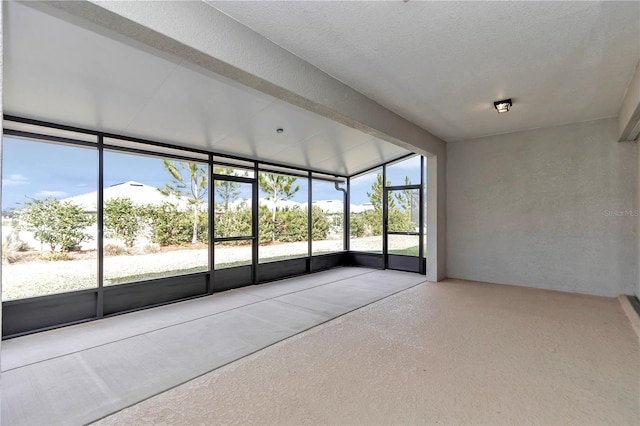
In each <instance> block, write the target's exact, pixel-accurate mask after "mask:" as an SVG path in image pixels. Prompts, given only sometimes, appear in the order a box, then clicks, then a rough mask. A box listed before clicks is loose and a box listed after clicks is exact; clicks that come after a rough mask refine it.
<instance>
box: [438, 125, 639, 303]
mask: <svg viewBox="0 0 640 426" xmlns="http://www.w3.org/2000/svg"><path fill="white" fill-rule="evenodd" d="M505 118H508V117H507V116H505ZM616 125H617V122H616V120H615V119H603V120H597V121H591V122H586V123H577V124H569V125H564V126H558V127H552V128H545V129H536V130H530V131H525V132H518V133H511V134H506V135H499V136H493V137H486V138H480V139H474V140H468V141H461V142H454V143H449V144H448V146H447V272H448V276H449V277H454V278H463V279H470V280H478V281H488V282H494V283H505V284H514V285H522V286H531V287H539V288H547V289H555V290H562V291H571V292H578V293H587V294H596V295H604V296H617V295H619V294H632V293H634V291H635V287H636V285H638V281H637V274H636V266H637V261H638V256H637V246H636V231H637V224H638V222H637V221H638V218H637V217H635V216H634V215H637V208H638V207H637V206H638V204H637V202H636V197H637V185H638V181H637V177H636V176H637V168H638V161H637V160H636V158H637V153H636V149H637V148H636V144H635V143H618V142H617V126H616Z"/></svg>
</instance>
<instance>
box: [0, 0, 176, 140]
mask: <svg viewBox="0 0 640 426" xmlns="http://www.w3.org/2000/svg"><path fill="white" fill-rule="evenodd" d="M7 6H8V7H7V13H6V15H5V22H4V24H5V27H4V37H5V38H4V43H3V45H4V46H3V47H4V64H3V67H4V87H3V89H4V93H3V96H4V99H3V103H4V109H5V113H11V114H15V115H23V116H26V117H29V118H36V119H51V118H55V120H56V121H60V122H64V123H65V124H71V125H78V126H84V127H89V128H94V129H95V128H110V129H124V128H127V126H128V125H129V123H130V122H131V120H132V119H133V118H134V117H135V116H136V115H137V114H138V112H139V111H140V110H141V109H142V108H143V107H144V106H145V103H146V102H147V100H148V99H149V97H151V96H153V94H154V93H155V92H156V91H157V89H158V87H159V86H160V85H161V84H162V82H163V81H164V80H165V79H166V78H167V77H168V76H169V75H170V74H171V73H172V72H173V71H174V69H175V68H176V66H177V63H176V62H172V61H171V60H170V59H168V58H167V57H166V56H165V57H159V56H154V55H151V54H149V53H147V52H144V51H141V50H139V49H137V48H134V47H131V46H128V45H126V44H122V43H117V42H115V41H113V40H111V39H108V38H106V37H104V36H102V35H100V34H98V33H95V32H91V31H87V30H86V29H84V28H82V27H79V26H76V25H73V24H70V23H67V22H65V21H62V20H60V19H57V18H54V17H52V16H50V15H47V14H45V13H43V12H40V11H38V10H34V9H31V8H29V7H27V6H24V5H22V4H16V3H10V4H8V5H7ZM123 64H126V66H123ZM132 70H138V72H132Z"/></svg>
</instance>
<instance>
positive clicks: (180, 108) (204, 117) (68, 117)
mask: <svg viewBox="0 0 640 426" xmlns="http://www.w3.org/2000/svg"><path fill="white" fill-rule="evenodd" d="M5 6H6V9H5V15H4V23H5V28H4V69H3V71H4V98H3V106H4V113H5V114H11V115H18V116H23V117H27V118H34V119H40V120H45V121H51V122H55V123H60V124H67V125H73V126H78V127H83V128H88V129H94V130H102V131H106V132H113V133H118V134H122V135H126V136H133V137H139V138H144V139H150V140H155V141H160V142H168V143H173V144H176V145H181V146H186V147H193V148H199V149H205V150H208V151H214V152H217V153H224V154H233V155H237V156H243V157H246V158H251V159H257V160H262V161H271V162H275V163H279V164H286V165H291V166H298V167H303V168H310V169H313V170H317V171H322V172H326V173H330V174H340V175H351V174H355V173H357V172H360V171H362V170H365V169H367V168H371V167H374V166H377V165H378V164H380V163H383V162H386V161H390V160H394V159H396V158H399V157H401V156H403V155H406V154H408V153H409V151H407V150H405V149H403V148H401V147H398V146H395V145H392V144H390V143H388V142H385V141H382V140H380V139H376V138H374V137H372V136H370V135H367V134H365V133H362V132H359V131H357V130H355V129H352V128H350V127H347V126H344V125H341V124H339V123H336V122H334V121H331V120H329V119H326V118H323V117H320V116H319V115H316V114H313V113H311V112H309V111H306V110H303V109H300V108H297V107H294V106H292V105H290V104H288V103H286V102H283V101H280V100H277V99H275V98H272V97H270V96H268V95H265V94H263V93H261V92H258V91H256V90H253V89H249V88H247V87H245V86H242V85H240V84H238V83H235V82H233V81H231V80H228V79H226V78H223V77H221V76H219V75H216V74H213V73H211V72H208V71H205V70H203V69H201V68H198V67H196V66H194V65H190V64H188V63H185V62H183V61H181V60H179V59H176V58H174V57H172V56H170V55H168V54H164V53H160V52H158V51H155V50H153V49H151V48H149V47H145V46H143V45H140V44H139V43H135V42H133V41H131V40H128V39H125V38H124V37H122V36H119V35H117V34H113V33H111V32H109V31H107V30H105V29H103V28H97V27H94V26H92V25H90V24H88V23H86V22H77V19H73V18H70V17H68V16H66V15H64V14H62V12H60V11H57V12H55V14H56V15H60V16H52V15H50V14H47V13H43V12H42V11H41V10H36V9H33V8H31V7H29V6H28V3H27V5H25V4H20V3H14V2H10V3H6V5H5ZM61 18H64V19H61ZM280 127H281V128H283V129H284V132H283V133H276V129H277V128H280Z"/></svg>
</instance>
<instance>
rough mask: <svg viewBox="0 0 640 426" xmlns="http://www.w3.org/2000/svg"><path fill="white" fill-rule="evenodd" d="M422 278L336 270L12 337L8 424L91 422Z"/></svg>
mask: <svg viewBox="0 0 640 426" xmlns="http://www.w3.org/2000/svg"><path fill="white" fill-rule="evenodd" d="M423 282H424V276H421V275H418V274H410V273H404V272H397V271H376V270H371V269H364V268H338V269H334V270H331V271H326V272H321V273H318V274H313V275H307V276H303V277H298V278H293V279H289V280H283V281H279V282H276V283H271V284H265V285H260V286H252V287H245V288H243V289H238V290H233V291H229V292H224V293H219V294H216V295H213V296H209V297H204V298H200V299H195V300H191V301H186V302H181V303H176V304H172V305H167V306H163V307H159V308H155V309H149V310H145V311H140V312H136V313H132V314H128V315H122V316H118V317H113V318H109V319H105V320H101V321H94V322H91V323H86V324H81V325H77V326H73V327H67V328H62V329H59V330H52V331H49V332H45V333H39V334H35V335H31V336H25V337H21V338H17V339H11V340H8V341H5V342H3V344H2V354H1V356H2V375H1V381H0V384H1V392H2V393H1V399H2V412H1V424H3V425H18V424H29V425H53V424H65V425H67V424H86V423H90V422H93V421H95V420H98V419H100V418H102V417H104V416H107V415H109V414H111V413H114V412H117V411H119V410H122V409H123V408H125V407H128V406H130V405H132V404H136V403H138V402H140V401H143V400H145V399H147V398H149V397H152V396H153V395H157V394H158V393H160V392H164V391H166V390H168V389H171V388H173V387H175V386H178V385H180V384H183V383H185V382H188V381H190V380H192V379H194V378H196V377H198V376H201V375H203V374H206V373H208V372H211V371H212V370H215V369H216V368H219V367H221V366H223V365H226V364H228V363H230V362H232V361H235V360H237V359H239V358H242V357H244V356H246V355H249V354H251V353H254V352H256V351H259V350H261V349H263V348H265V347H267V346H269V345H272V344H274V343H276V342H279V341H281V340H283V339H287V338H289V337H291V336H293V335H295V334H298V333H300V332H302V331H304V330H307V329H309V328H312V327H315V326H317V325H319V324H321V323H324V322H326V321H329V320H331V319H334V318H336V317H338V316H340V315H343V314H345V313H348V312H350V311H353V310H354V309H358V308H360V307H362V306H365V305H367V304H370V303H372V302H375V301H378V300H380V299H383V298H385V297H388V296H390V295H392V294H394V293H397V292H399V291H402V290H405V289H407V288H410V287H412V286H415V285H418V284H420V283H423ZM326 343H328V342H325V344H326ZM159 421H161V420H159ZM200 422H201V423H210V422H209V421H208V420H206V419H204V418H203V419H202V420H201V421H200ZM127 423H128V421H127Z"/></svg>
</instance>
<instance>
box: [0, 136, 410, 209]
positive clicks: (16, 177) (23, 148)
mask: <svg viewBox="0 0 640 426" xmlns="http://www.w3.org/2000/svg"><path fill="white" fill-rule="evenodd" d="M2 155H3V160H2V161H3V163H2V209H3V210H10V209H12V208H20V207H21V205H22V204H24V203H25V202H28V201H29V200H30V199H31V198H45V197H53V198H57V199H64V198H68V197H72V196H76V195H80V194H85V193H87V192H91V191H95V190H96V188H97V183H98V178H97V170H98V152H97V150H95V149H91V148H79V147H77V146H73V147H72V146H67V145H62V144H52V143H42V142H32V141H28V140H24V139H14V138H10V137H5V138H4V139H3V152H2ZM381 171H382V169H378V170H376V171H373V172H372V173H368V174H367V175H365V176H361V177H359V178H356V179H353V180H352V181H351V203H352V204H364V203H368V202H369V198H368V197H367V194H366V193H367V191H369V192H370V191H371V185H372V184H373V183H374V182H375V180H376V175H377V173H381ZM405 176H409V177H410V179H411V182H412V183H419V179H420V160H419V157H413V158H411V159H409V160H406V161H404V162H401V163H397V164H394V165H392V166H389V167H387V179H388V180H389V181H390V182H391V184H393V185H403V184H404V179H405ZM127 181H136V182H139V183H143V184H145V185H150V186H154V187H156V188H164V186H165V184H167V183H170V182H171V177H170V175H169V173H168V172H167V170H166V169H165V167H164V166H163V163H162V159H160V158H159V157H147V156H140V155H134V154H128V153H123V152H109V151H106V150H105V154H104V186H105V187H108V186H111V185H115V184H118V183H123V182H127ZM296 184H297V185H299V186H300V190H299V191H298V192H297V193H296V194H295V195H294V196H293V198H291V199H292V200H293V201H297V202H306V200H307V182H305V181H303V180H299V181H298V182H296ZM243 186H244V185H243ZM246 187H247V188H248V187H249V185H246ZM247 192H248V191H243V193H242V194H240V196H239V197H240V198H248V197H249V196H250V194H249V193H247ZM262 196H265V195H264V194H261V197H262ZM313 199H314V201H316V200H317V201H319V200H342V192H339V191H336V190H335V189H334V186H333V184H332V183H327V182H319V181H315V183H314V186H313Z"/></svg>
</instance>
